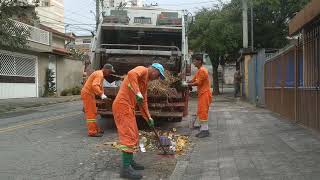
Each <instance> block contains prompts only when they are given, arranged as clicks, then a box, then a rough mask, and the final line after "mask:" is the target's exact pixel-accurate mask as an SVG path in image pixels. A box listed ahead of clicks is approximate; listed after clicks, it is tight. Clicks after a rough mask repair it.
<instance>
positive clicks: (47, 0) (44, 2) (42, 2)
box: [41, 0, 50, 7]
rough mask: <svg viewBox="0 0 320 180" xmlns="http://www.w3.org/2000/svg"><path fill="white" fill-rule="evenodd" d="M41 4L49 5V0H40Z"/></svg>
mask: <svg viewBox="0 0 320 180" xmlns="http://www.w3.org/2000/svg"><path fill="white" fill-rule="evenodd" d="M41 6H44V7H49V6H50V0H43V1H41Z"/></svg>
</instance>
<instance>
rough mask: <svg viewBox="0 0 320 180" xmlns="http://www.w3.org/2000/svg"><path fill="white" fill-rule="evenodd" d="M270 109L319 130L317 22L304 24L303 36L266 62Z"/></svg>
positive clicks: (319, 31)
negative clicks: (294, 44)
mask: <svg viewBox="0 0 320 180" xmlns="http://www.w3.org/2000/svg"><path fill="white" fill-rule="evenodd" d="M265 97H266V105H267V107H268V108H269V109H271V110H272V111H274V112H277V113H279V114H281V115H283V116H285V117H287V118H288V119H290V120H293V121H295V122H297V123H299V124H302V125H303V126H306V127H310V128H313V129H317V130H320V22H316V23H314V24H311V25H309V26H307V27H305V29H304V32H303V36H302V40H300V39H299V42H298V45H296V46H291V47H289V48H287V49H285V50H284V51H282V52H280V53H279V54H278V55H276V56H274V57H272V58H271V59H269V60H268V61H267V62H266V64H265Z"/></svg>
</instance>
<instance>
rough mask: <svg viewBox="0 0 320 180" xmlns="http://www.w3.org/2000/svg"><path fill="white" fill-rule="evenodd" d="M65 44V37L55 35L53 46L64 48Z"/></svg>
mask: <svg viewBox="0 0 320 180" xmlns="http://www.w3.org/2000/svg"><path fill="white" fill-rule="evenodd" d="M64 44H65V39H64V37H61V36H57V35H53V38H52V44H51V46H52V47H55V48H64Z"/></svg>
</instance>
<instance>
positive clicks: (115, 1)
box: [105, 0, 143, 8]
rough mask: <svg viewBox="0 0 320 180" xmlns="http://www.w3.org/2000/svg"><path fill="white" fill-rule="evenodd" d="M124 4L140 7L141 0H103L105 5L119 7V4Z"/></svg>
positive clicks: (141, 4)
mask: <svg viewBox="0 0 320 180" xmlns="http://www.w3.org/2000/svg"><path fill="white" fill-rule="evenodd" d="M120 4H122V5H124V4H125V5H126V6H125V7H142V6H143V0H107V1H105V7H107V8H110V7H119V5H120Z"/></svg>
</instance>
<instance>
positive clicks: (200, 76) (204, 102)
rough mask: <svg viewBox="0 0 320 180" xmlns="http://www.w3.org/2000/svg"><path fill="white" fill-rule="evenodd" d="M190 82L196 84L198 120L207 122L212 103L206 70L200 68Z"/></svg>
mask: <svg viewBox="0 0 320 180" xmlns="http://www.w3.org/2000/svg"><path fill="white" fill-rule="evenodd" d="M191 82H193V83H195V82H197V84H198V112H197V116H198V119H199V121H208V112H209V106H210V104H211V102H212V94H211V90H210V87H211V85H210V80H209V74H208V70H207V69H206V68H204V67H203V66H201V67H200V68H199V70H198V71H197V73H196V74H195V76H194V77H193V79H192V81H191Z"/></svg>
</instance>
